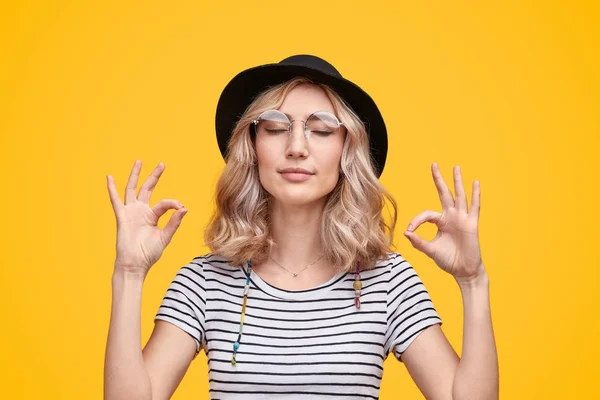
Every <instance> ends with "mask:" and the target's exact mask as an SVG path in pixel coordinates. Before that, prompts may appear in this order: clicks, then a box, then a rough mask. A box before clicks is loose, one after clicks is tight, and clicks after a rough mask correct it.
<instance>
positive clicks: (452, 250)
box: [404, 163, 485, 283]
mask: <svg viewBox="0 0 600 400" xmlns="http://www.w3.org/2000/svg"><path fill="white" fill-rule="evenodd" d="M431 172H432V175H433V180H434V182H435V185H436V187H437V190H438V193H439V196H440V200H441V202H442V212H441V213H440V212H437V211H431V210H428V211H423V212H422V213H420V214H419V215H417V216H416V217H414V218H413V219H412V221H411V222H410V224H409V226H408V229H407V230H406V231H405V232H404V236H406V237H407V238H408V240H410V242H411V243H412V245H413V247H415V248H416V249H418V250H420V251H422V252H423V253H425V254H426V255H427V256H429V257H430V258H431V259H433V261H435V263H436V264H437V265H438V266H439V267H440V268H441V269H443V270H444V271H446V272H448V273H449V274H451V275H452V276H454V278H456V280H457V281H458V282H459V283H461V282H463V281H464V282H469V281H471V280H474V279H476V278H478V277H479V276H482V275H483V274H485V269H484V266H483V262H482V260H481V250H480V247H479V237H478V223H479V201H480V192H479V181H474V182H473V197H472V200H471V210H467V197H466V195H465V189H464V187H463V184H462V177H461V174H460V167H459V166H456V167H454V191H455V192H456V200H455V199H454V198H453V196H452V193H451V192H450V190H449V189H448V186H447V185H446V182H444V179H443V178H442V174H441V173H440V170H439V168H438V165H437V163H433V164H432V166H431ZM425 222H431V223H434V224H436V226H437V228H438V232H437V235H436V236H435V238H433V239H432V240H431V241H426V240H424V239H422V238H421V237H419V236H418V235H417V234H416V233H415V232H414V231H415V230H416V229H417V228H418V227H419V226H420V225H422V224H423V223H425Z"/></svg>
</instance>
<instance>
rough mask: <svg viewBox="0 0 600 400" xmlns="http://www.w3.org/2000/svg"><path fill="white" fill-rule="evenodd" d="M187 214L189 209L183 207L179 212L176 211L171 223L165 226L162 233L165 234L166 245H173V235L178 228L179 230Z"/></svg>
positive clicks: (170, 220)
mask: <svg viewBox="0 0 600 400" xmlns="http://www.w3.org/2000/svg"><path fill="white" fill-rule="evenodd" d="M187 212H188V209H187V208H185V207H182V208H180V209H179V210H177V211H175V212H174V213H173V215H171V218H170V219H169V222H167V225H165V227H164V228H163V230H162V232H161V233H162V234H163V240H164V242H165V243H167V244H168V243H171V239H173V235H175V232H176V231H177V228H179V225H181V220H182V219H183V216H184V215H185V214H187Z"/></svg>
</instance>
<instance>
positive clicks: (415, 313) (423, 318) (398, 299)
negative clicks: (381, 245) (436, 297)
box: [385, 254, 442, 361]
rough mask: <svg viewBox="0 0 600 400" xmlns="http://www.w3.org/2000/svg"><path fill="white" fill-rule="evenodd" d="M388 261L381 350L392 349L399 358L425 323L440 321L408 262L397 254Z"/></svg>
mask: <svg viewBox="0 0 600 400" xmlns="http://www.w3.org/2000/svg"><path fill="white" fill-rule="evenodd" d="M390 263H391V266H390V268H391V274H390V275H389V277H390V280H389V286H388V293H387V333H386V341H385V354H386V355H387V354H389V353H390V352H393V354H394V356H395V357H396V359H398V360H399V361H402V359H401V358H400V356H401V355H402V353H404V351H405V350H406V349H407V348H408V346H409V345H410V344H411V343H412V342H413V340H415V339H416V338H417V336H419V334H420V333H421V332H423V331H424V330H425V328H427V327H428V326H430V325H434V324H442V319H441V318H440V316H439V315H438V313H437V311H436V310H435V308H434V306H433V302H432V301H431V298H430V296H429V293H428V292H427V289H426V288H425V285H423V282H422V281H421V278H420V277H419V275H417V272H416V271H415V270H414V269H413V267H412V265H410V264H409V263H408V261H406V260H405V259H404V258H402V256H401V255H399V254H396V257H395V258H392V259H391V260H390Z"/></svg>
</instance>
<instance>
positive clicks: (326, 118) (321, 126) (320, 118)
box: [306, 111, 340, 135]
mask: <svg viewBox="0 0 600 400" xmlns="http://www.w3.org/2000/svg"><path fill="white" fill-rule="evenodd" d="M306 127H307V128H308V130H309V131H310V132H311V133H317V134H321V135H325V134H330V133H333V132H334V131H335V130H336V129H338V128H339V127H340V121H339V120H338V119H337V118H336V116H335V115H333V114H332V113H330V112H328V111H317V112H316V113H314V114H312V115H311V116H310V117H309V118H308V121H306Z"/></svg>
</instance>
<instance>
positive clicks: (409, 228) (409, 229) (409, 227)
mask: <svg viewBox="0 0 600 400" xmlns="http://www.w3.org/2000/svg"><path fill="white" fill-rule="evenodd" d="M412 228H413V226H412V224H409V225H408V228H407V230H408V231H411V232H412Z"/></svg>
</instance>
